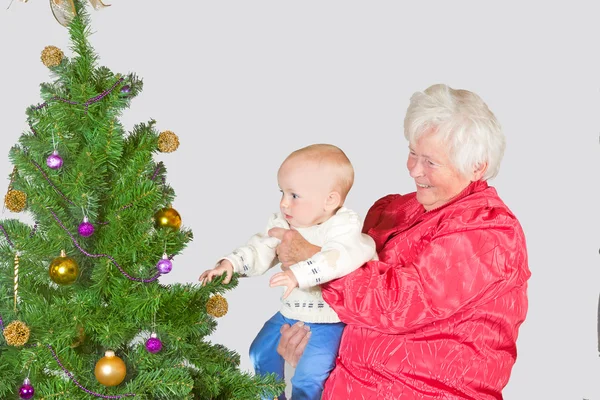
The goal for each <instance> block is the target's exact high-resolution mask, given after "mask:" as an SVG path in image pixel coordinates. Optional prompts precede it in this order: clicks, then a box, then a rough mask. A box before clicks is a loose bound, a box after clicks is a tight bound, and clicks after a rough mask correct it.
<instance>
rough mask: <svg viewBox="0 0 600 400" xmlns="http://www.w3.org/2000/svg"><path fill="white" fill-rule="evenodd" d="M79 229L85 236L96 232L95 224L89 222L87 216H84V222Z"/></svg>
mask: <svg viewBox="0 0 600 400" xmlns="http://www.w3.org/2000/svg"><path fill="white" fill-rule="evenodd" d="M77 231H78V232H79V234H80V235H81V236H83V237H88V236H92V234H93V233H94V225H92V224H91V223H90V222H88V219H87V217H83V222H82V223H81V224H79V227H78V228H77Z"/></svg>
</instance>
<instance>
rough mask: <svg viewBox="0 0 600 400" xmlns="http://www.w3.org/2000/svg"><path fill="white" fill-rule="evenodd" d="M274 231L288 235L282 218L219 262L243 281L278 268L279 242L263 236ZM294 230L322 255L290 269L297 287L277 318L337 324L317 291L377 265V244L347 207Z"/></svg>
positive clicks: (271, 220)
mask: <svg viewBox="0 0 600 400" xmlns="http://www.w3.org/2000/svg"><path fill="white" fill-rule="evenodd" d="M275 227H277V228H285V229H290V226H289V224H288V223H287V221H286V220H285V218H283V216H282V215H281V213H277V214H273V215H272V216H271V218H269V222H268V224H267V227H266V229H265V231H264V232H262V233H258V234H256V235H254V236H252V237H251V238H250V240H249V241H248V243H247V244H246V245H245V246H242V247H239V248H238V249H236V250H234V251H233V252H232V253H231V254H229V255H228V256H226V257H223V258H222V259H221V260H223V259H226V260H229V261H230V262H231V264H233V268H234V271H235V272H238V273H240V274H242V275H244V276H256V275H262V274H264V273H265V272H266V271H267V270H268V269H269V268H272V267H273V266H275V265H276V264H278V263H279V260H278V259H277V255H276V254H275V248H276V247H277V245H279V243H280V240H279V239H277V238H273V237H270V236H268V235H267V232H268V230H269V229H271V228H275ZM294 229H296V230H297V231H298V232H299V233H300V234H301V235H302V236H303V237H304V239H306V240H307V241H308V242H309V243H311V244H313V245H315V246H319V247H321V251H320V252H319V253H317V254H315V255H314V256H312V257H311V258H309V259H308V260H305V261H302V262H299V263H297V264H294V265H292V266H291V267H290V269H291V270H292V271H293V272H294V275H295V276H296V279H297V280H298V285H299V287H298V288H296V289H294V290H293V291H292V293H291V294H290V295H289V296H288V297H287V298H286V299H282V300H281V303H282V304H281V310H280V311H281V314H283V315H284V316H285V317H287V318H291V319H297V320H300V321H304V322H322V323H333V322H340V319H339V318H338V316H337V314H336V313H335V311H333V310H332V309H331V307H329V305H328V304H327V303H326V302H325V301H324V300H323V296H322V295H321V287H320V286H319V285H320V284H322V283H325V282H329V281H331V280H333V279H337V278H339V277H341V276H344V275H347V274H349V273H350V272H352V271H354V270H355V269H357V268H359V267H360V266H361V265H363V264H364V263H365V262H367V261H369V260H376V259H377V253H376V252H375V242H374V241H373V239H372V238H371V237H370V236H368V235H365V234H363V233H362V220H361V219H360V217H359V216H358V214H356V213H355V212H354V211H352V210H349V209H347V208H345V207H342V208H340V209H339V210H338V211H337V213H336V214H335V215H334V216H332V217H331V218H329V219H328V220H327V221H325V222H323V223H322V224H319V225H315V226H311V227H309V228H294ZM219 261H220V260H219Z"/></svg>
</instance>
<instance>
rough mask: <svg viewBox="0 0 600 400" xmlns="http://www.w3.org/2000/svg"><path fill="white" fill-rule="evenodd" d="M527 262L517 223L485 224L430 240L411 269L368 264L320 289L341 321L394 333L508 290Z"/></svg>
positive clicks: (486, 299) (517, 280)
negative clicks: (482, 226) (477, 227)
mask: <svg viewBox="0 0 600 400" xmlns="http://www.w3.org/2000/svg"><path fill="white" fill-rule="evenodd" d="M515 222H516V221H515ZM526 262H527V255H526V250H525V241H524V238H523V234H522V232H521V230H520V229H515V224H506V225H500V226H494V227H490V226H486V227H484V228H480V229H472V230H460V231H455V232H450V233H447V234H443V235H441V236H437V237H435V238H433V239H432V241H431V242H430V243H429V244H427V245H426V246H425V247H424V249H423V250H422V251H421V253H420V254H419V255H418V256H417V257H416V258H415V259H414V260H413V262H412V263H411V264H410V265H406V266H403V265H390V264H386V263H384V262H381V261H370V262H368V263H367V264H365V265H364V266H363V267H362V268H360V269H358V270H357V271H355V272H353V273H352V274H350V275H348V276H346V277H343V278H340V279H338V280H335V281H332V282H329V283H327V284H325V285H323V286H322V287H321V288H322V292H323V298H324V299H325V301H326V302H327V303H328V304H329V305H330V306H331V307H332V308H333V309H334V310H335V311H336V312H337V313H338V315H339V317H340V319H341V320H342V321H343V322H345V323H349V324H355V325H360V326H366V327H369V328H372V329H375V330H377V331H380V332H384V333H392V334H398V333H405V332H407V331H411V330H414V329H416V328H419V327H422V326H424V325H427V324H430V323H432V322H434V321H436V320H442V319H446V318H448V317H450V316H452V315H453V314H455V313H456V312H459V311H461V310H463V309H464V308H466V307H476V306H477V304H483V303H485V302H488V301H490V300H492V299H493V298H494V297H496V296H498V295H499V294H501V293H503V292H505V291H508V290H510V289H512V288H513V287H515V286H516V285H517V284H518V283H520V281H521V280H522V278H523V276H522V274H520V272H521V271H523V270H524V269H523V266H524V264H526ZM525 269H526V268H525ZM525 279H526V278H525Z"/></svg>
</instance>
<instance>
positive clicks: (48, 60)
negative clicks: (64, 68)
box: [41, 46, 64, 68]
mask: <svg viewBox="0 0 600 400" xmlns="http://www.w3.org/2000/svg"><path fill="white" fill-rule="evenodd" d="M63 57H64V53H63V52H62V50H61V49H59V48H58V47H56V46H46V47H44V50H42V57H41V59H42V63H44V65H45V66H46V67H48V68H52V67H56V66H58V65H60V63H61V62H62V60H63Z"/></svg>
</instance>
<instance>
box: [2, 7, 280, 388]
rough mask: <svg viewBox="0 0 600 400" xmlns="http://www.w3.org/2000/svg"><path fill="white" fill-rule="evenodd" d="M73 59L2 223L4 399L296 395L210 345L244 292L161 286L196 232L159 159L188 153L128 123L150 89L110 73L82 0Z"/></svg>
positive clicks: (54, 52)
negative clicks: (231, 299) (123, 118)
mask: <svg viewBox="0 0 600 400" xmlns="http://www.w3.org/2000/svg"><path fill="white" fill-rule="evenodd" d="M73 4H74V7H75V10H74V11H75V16H74V18H73V19H72V21H71V22H70V23H69V24H68V31H69V35H70V38H71V50H72V52H73V54H74V56H73V57H72V58H71V59H69V58H67V57H66V56H65V54H64V53H63V51H62V50H60V49H58V48H56V47H52V46H48V47H46V48H45V49H44V50H43V52H42V56H41V58H42V62H43V64H44V65H45V66H46V67H48V68H49V69H50V71H51V74H52V78H53V81H52V82H51V83H45V84H42V85H41V98H42V102H41V103H39V104H37V105H35V106H31V107H29V108H28V109H27V111H26V115H27V123H28V125H29V129H28V130H27V131H26V132H24V133H23V134H22V135H21V137H20V138H19V142H18V144H16V145H15V146H13V147H12V148H11V150H10V154H9V156H10V160H11V162H12V164H13V166H14V167H13V170H12V172H11V173H10V175H9V179H10V182H9V187H8V191H7V194H6V196H5V207H6V208H8V209H9V210H11V211H13V212H20V211H25V212H28V213H30V215H31V217H32V219H33V220H34V221H35V224H33V225H32V226H30V225H28V224H25V223H23V222H21V221H20V220H18V219H8V220H3V221H0V230H1V234H0V238H1V239H0V329H1V330H2V333H3V334H2V335H0V377H1V379H0V398H2V399H7V398H17V396H19V397H20V398H23V399H30V398H34V396H35V398H44V399H87V398H89V399H92V398H110V399H118V398H126V397H134V398H136V399H192V398H194V399H234V398H235V399H256V398H260V396H270V397H275V396H277V394H279V393H281V392H282V391H283V389H284V384H283V382H280V381H277V380H276V378H275V377H274V376H266V377H258V376H253V375H251V374H250V373H247V372H243V371H240V370H239V355H237V354H236V353H235V352H234V351H230V350H228V349H226V348H224V347H223V346H221V345H218V344H212V343H210V342H208V341H206V340H204V338H205V337H206V336H208V335H210V334H211V333H212V332H213V331H214V330H215V328H216V321H215V317H219V316H222V315H223V314H224V313H225V312H226V308H227V303H226V301H225V299H224V298H223V297H222V296H221V295H220V293H223V291H225V290H230V289H232V288H233V287H235V286H236V284H237V279H236V278H235V277H234V280H233V281H232V282H231V283H230V284H228V285H222V284H221V279H216V280H214V281H213V282H211V283H209V284H207V285H206V286H200V285H198V284H172V285H164V284H161V283H160V282H159V280H158V278H159V277H160V276H161V275H162V274H166V273H168V272H169V271H170V270H171V268H177V265H176V264H177V263H176V257H175V256H176V255H177V254H180V253H181V252H182V251H183V249H184V248H185V246H186V243H188V242H189V241H190V240H192V232H191V230H190V229H188V228H186V227H185V226H182V225H181V217H180V216H179V214H178V212H177V211H176V210H175V209H174V208H172V206H171V204H172V202H173V200H174V199H175V192H174V190H173V188H171V187H170V186H169V185H168V184H167V182H166V168H165V165H164V164H163V163H157V162H155V161H153V154H154V153H156V152H158V151H160V152H171V151H174V150H176V149H177V146H178V145H179V140H178V137H177V136H176V135H175V134H174V133H173V132H170V131H164V132H161V133H160V134H159V133H158V132H157V130H156V128H155V122H154V121H149V122H148V123H142V124H139V125H137V126H135V127H134V129H133V131H132V132H130V133H126V132H125V130H124V128H123V126H122V125H121V124H120V123H119V121H118V117H119V116H120V114H121V113H122V111H123V110H125V109H126V108H128V107H129V105H130V102H131V101H132V99H133V98H134V97H135V96H137V95H139V94H140V92H141V90H142V81H141V80H140V79H138V78H137V77H136V76H135V74H131V73H130V74H124V75H121V74H115V73H113V72H111V71H110V70H109V69H108V68H106V67H102V66H98V65H97V61H98V56H97V55H96V54H95V53H94V51H93V49H92V47H91V46H90V43H89V41H88V36H89V16H88V14H87V12H86V10H85V5H84V3H83V2H82V1H75V2H74V3H73Z"/></svg>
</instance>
